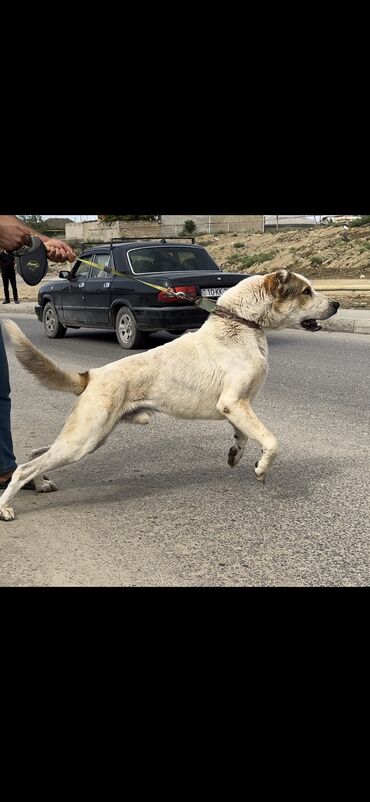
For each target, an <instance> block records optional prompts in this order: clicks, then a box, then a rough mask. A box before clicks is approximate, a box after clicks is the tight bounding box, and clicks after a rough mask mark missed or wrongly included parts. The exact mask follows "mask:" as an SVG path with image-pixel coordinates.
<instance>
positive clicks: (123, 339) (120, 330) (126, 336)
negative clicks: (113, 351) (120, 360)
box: [116, 306, 146, 350]
mask: <svg viewBox="0 0 370 802" xmlns="http://www.w3.org/2000/svg"><path fill="white" fill-rule="evenodd" d="M116 335H117V340H118V343H119V345H120V346H121V348H126V349H127V350H129V349H130V348H140V347H141V346H142V345H143V344H144V342H145V340H146V337H145V335H144V334H143V332H142V331H139V329H138V327H137V323H136V320H135V316H134V315H133V314H132V312H131V310H130V309H128V307H127V306H123V307H122V308H121V309H120V310H119V311H118V314H117V318H116Z"/></svg>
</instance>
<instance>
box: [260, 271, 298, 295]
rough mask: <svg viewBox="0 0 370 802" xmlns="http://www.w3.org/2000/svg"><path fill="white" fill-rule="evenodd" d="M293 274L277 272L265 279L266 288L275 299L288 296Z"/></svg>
mask: <svg viewBox="0 0 370 802" xmlns="http://www.w3.org/2000/svg"><path fill="white" fill-rule="evenodd" d="M291 280H292V274H291V272H290V271H289V270H277V271H276V272H275V273H270V274H269V275H268V276H266V278H265V287H266V290H267V292H269V293H270V294H271V295H272V296H273V297H274V298H277V297H278V296H280V297H281V296H282V295H286V294H287V293H288V292H289V288H290V285H291Z"/></svg>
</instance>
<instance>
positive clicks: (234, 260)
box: [228, 251, 276, 268]
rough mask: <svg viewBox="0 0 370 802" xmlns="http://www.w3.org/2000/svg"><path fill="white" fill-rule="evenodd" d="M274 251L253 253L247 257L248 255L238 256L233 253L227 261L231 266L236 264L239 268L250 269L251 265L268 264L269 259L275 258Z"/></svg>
mask: <svg viewBox="0 0 370 802" xmlns="http://www.w3.org/2000/svg"><path fill="white" fill-rule="evenodd" d="M275 253H276V251H268V252H267V253H253V254H252V255H250V256H248V254H244V255H242V254H240V255H239V254H238V253H235V254H233V255H232V256H230V258H229V259H228V261H229V262H231V264H238V265H240V267H243V268H248V267H252V265H260V264H262V263H263V262H269V261H270V259H273V258H274V256H275Z"/></svg>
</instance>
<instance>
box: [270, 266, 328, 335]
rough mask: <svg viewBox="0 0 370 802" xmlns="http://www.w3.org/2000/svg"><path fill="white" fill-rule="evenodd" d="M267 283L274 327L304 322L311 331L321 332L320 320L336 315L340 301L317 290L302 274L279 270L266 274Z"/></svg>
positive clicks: (304, 325)
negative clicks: (318, 321)
mask: <svg viewBox="0 0 370 802" xmlns="http://www.w3.org/2000/svg"><path fill="white" fill-rule="evenodd" d="M263 284H264V288H265V290H266V292H267V294H268V295H269V296H270V297H271V300H272V304H271V313H270V314H269V320H268V325H269V326H271V327H272V328H282V327H283V326H287V325H292V324H294V323H300V324H301V326H302V327H303V328H304V329H306V330H307V331H319V330H320V328H321V326H319V324H318V323H317V320H326V319H327V318H329V317H332V315H335V314H336V312H337V309H338V307H339V303H338V301H333V300H331V299H330V298H327V297H326V296H325V295H322V294H321V293H319V292H316V290H314V288H313V286H312V284H311V283H310V282H309V281H308V279H307V278H305V277H304V276H301V275H300V273H291V272H290V271H289V270H277V271H276V272H275V273H270V274H269V275H267V276H264V278H263Z"/></svg>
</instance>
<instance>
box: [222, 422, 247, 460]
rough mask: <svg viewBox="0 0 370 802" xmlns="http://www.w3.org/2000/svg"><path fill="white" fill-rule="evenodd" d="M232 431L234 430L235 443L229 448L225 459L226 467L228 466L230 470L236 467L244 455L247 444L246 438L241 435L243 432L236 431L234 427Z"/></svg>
mask: <svg viewBox="0 0 370 802" xmlns="http://www.w3.org/2000/svg"><path fill="white" fill-rule="evenodd" d="M233 429H234V439H235V443H234V445H233V446H231V448H230V451H229V455H228V458H227V462H228V465H230V468H235V465H237V464H238V462H240V460H241V458H242V456H243V454H244V449H245V447H246V445H247V442H248V437H246V436H245V435H244V434H243V432H241V431H240V429H236V427H235V426H233Z"/></svg>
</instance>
